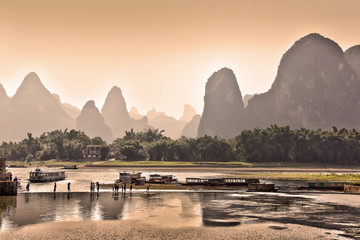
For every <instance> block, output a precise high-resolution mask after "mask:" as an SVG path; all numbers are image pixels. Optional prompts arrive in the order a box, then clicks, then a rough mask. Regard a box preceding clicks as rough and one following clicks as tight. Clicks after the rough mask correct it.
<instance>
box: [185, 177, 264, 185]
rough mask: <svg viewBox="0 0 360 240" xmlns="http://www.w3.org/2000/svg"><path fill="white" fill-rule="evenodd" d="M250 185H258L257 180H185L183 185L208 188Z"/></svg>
mask: <svg viewBox="0 0 360 240" xmlns="http://www.w3.org/2000/svg"><path fill="white" fill-rule="evenodd" d="M250 183H259V179H251V178H249V179H244V178H224V177H220V178H186V183H185V185H210V186H248V185H249V184H250Z"/></svg>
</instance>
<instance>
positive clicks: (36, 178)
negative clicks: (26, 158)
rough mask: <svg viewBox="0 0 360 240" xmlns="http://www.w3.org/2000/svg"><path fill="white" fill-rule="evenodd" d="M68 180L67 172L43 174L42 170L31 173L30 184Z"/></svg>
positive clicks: (38, 169)
mask: <svg viewBox="0 0 360 240" xmlns="http://www.w3.org/2000/svg"><path fill="white" fill-rule="evenodd" d="M65 178H66V176H65V171H58V172H43V171H42V170H41V169H40V168H36V169H35V171H34V172H33V171H31V172H30V176H29V181H30V182H55V181H60V180H64V179H65Z"/></svg>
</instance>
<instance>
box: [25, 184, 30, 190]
mask: <svg viewBox="0 0 360 240" xmlns="http://www.w3.org/2000/svg"><path fill="white" fill-rule="evenodd" d="M26 190H27V191H29V190H30V183H28V184H27V185H26Z"/></svg>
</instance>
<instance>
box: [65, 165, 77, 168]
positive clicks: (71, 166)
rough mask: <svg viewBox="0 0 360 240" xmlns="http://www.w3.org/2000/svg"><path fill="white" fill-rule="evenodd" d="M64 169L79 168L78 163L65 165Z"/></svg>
mask: <svg viewBox="0 0 360 240" xmlns="http://www.w3.org/2000/svg"><path fill="white" fill-rule="evenodd" d="M64 169H77V166H76V165H64Z"/></svg>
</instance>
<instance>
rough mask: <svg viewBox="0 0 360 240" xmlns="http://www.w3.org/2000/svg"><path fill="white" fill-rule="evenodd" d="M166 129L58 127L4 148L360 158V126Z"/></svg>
mask: <svg viewBox="0 0 360 240" xmlns="http://www.w3.org/2000/svg"><path fill="white" fill-rule="evenodd" d="M162 133H163V131H159V130H147V131H145V132H134V131H133V130H131V131H129V132H126V135H125V136H124V137H123V138H118V139H116V140H115V141H114V142H113V143H112V144H109V145H108V144H107V143H106V142H104V141H103V140H102V139H101V138H100V137H96V138H93V139H90V138H89V137H88V136H86V135H85V134H84V133H83V132H81V131H76V130H71V131H67V130H65V131H61V130H56V131H53V132H48V133H44V134H42V135H41V136H40V137H36V138H34V137H32V135H31V134H30V133H28V136H27V138H26V139H24V140H22V141H21V142H17V143H16V142H3V143H2V144H1V146H0V154H1V155H2V156H5V157H6V158H7V159H9V160H21V161H27V162H30V161H34V160H42V161H44V160H49V159H63V160H64V159H65V160H78V159H81V158H82V150H83V149H84V148H85V146H86V145H88V144H97V145H102V148H101V152H102V159H105V158H112V157H115V158H117V159H123V158H124V156H126V159H127V160H130V161H131V160H151V161H193V162H201V161H203V162H211V161H214V162H226V161H246V162H323V163H332V164H356V163H360V132H358V131H356V130H354V129H353V130H347V129H341V130H338V129H336V128H335V127H334V128H333V130H332V131H322V130H309V129H304V128H302V129H295V130H291V129H290V127H288V126H286V127H278V126H277V125H272V126H270V127H268V128H266V129H254V130H244V131H242V132H241V134H240V135H238V136H236V137H235V138H233V139H230V140H226V139H222V138H217V137H214V138H213V137H209V136H204V137H200V138H185V137H183V138H180V139H177V140H172V139H171V138H168V137H165V136H163V135H162Z"/></svg>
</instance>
